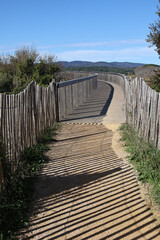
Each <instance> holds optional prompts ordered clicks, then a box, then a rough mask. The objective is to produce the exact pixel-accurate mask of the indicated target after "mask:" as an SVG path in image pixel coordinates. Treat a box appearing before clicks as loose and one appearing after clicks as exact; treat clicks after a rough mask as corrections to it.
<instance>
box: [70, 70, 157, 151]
mask: <svg viewBox="0 0 160 240" xmlns="http://www.w3.org/2000/svg"><path fill="white" fill-rule="evenodd" d="M76 74H79V75H81V76H84V74H86V73H85V72H78V73H77V72H74V73H73V72H67V73H66V77H67V76H74V77H75V76H76ZM90 74H93V73H89V75H90ZM97 75H98V79H99V80H103V81H107V82H111V83H112V82H113V83H115V84H118V85H119V86H121V88H122V89H123V92H124V96H125V113H126V122H127V123H128V124H130V125H133V126H134V127H135V129H136V130H137V131H138V132H139V135H140V136H141V137H142V138H143V139H144V140H146V141H148V142H151V143H153V144H154V145H155V146H156V147H157V148H158V149H160V93H158V92H156V91H154V90H153V89H151V88H150V87H149V86H148V85H147V84H146V82H145V81H144V80H143V79H141V78H135V79H134V80H131V79H129V78H127V77H126V76H124V75H122V74H115V73H98V74H97Z"/></svg>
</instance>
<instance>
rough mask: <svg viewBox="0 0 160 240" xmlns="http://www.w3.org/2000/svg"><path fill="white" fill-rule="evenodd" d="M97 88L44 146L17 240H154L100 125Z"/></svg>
mask: <svg viewBox="0 0 160 240" xmlns="http://www.w3.org/2000/svg"><path fill="white" fill-rule="evenodd" d="M100 85H101V84H100ZM100 87H102V89H103V91H101V98H100V100H99V101H98V100H97V99H95V104H93V105H92V107H93V108H92V107H91V105H90V104H92V103H93V101H92V103H91V102H90V101H88V104H84V105H83V106H81V108H80V109H81V110H82V109H83V111H82V112H81V110H80V109H79V110H76V111H75V114H73V115H72V116H70V119H69V117H68V120H70V121H66V122H64V123H62V126H61V129H60V130H59V133H58V135H57V141H56V142H55V143H53V144H51V145H50V146H51V149H50V150H49V151H48V152H47V156H48V158H49V162H48V163H46V164H45V166H44V168H43V171H42V173H41V174H40V176H39V179H38V180H37V182H36V183H35V200H34V203H33V205H34V211H33V214H32V216H31V217H30V223H29V226H28V228H26V229H24V230H22V234H21V236H19V238H18V239H37V240H41V239H44V240H45V239H46V240H51V239H57V240H61V239H65V240H66V239H95V240H97V239H112V240H115V239H116V240H118V239H126V240H131V239H134V240H136V239H137V240H139V239H157V240H158V239H160V227H159V226H158V223H157V221H156V220H155V218H154V216H153V215H152V213H151V211H150V209H149V208H148V207H147V205H146V203H145V201H144V199H143V198H142V196H141V192H140V189H139V185H138V182H137V180H136V177H135V174H134V171H133V170H132V168H131V166H130V165H129V164H127V163H126V162H125V161H124V160H123V159H122V158H120V157H119V156H117V155H116V153H115V152H114V149H113V148H112V139H113V135H114V133H113V132H112V131H111V130H109V129H107V128H106V127H105V126H104V125H103V124H102V121H103V117H104V116H103V114H102V113H103V112H102V109H104V105H105V104H106V99H104V98H103V97H104V96H103V94H102V92H103V93H104V94H105V89H104V86H103V85H101V86H100ZM102 89H101V90H102ZM110 90H111V89H110ZM106 91H108V90H106ZM108 94H109V95H110V91H109V92H108ZM109 95H108V96H109ZM92 100H93V97H92ZM107 101H108V100H107ZM98 105H99V110H98V108H97V106H98ZM84 109H89V110H90V114H91V113H92V115H89V113H88V112H87V114H88V115H87V116H85V111H84ZM98 115H99V116H98ZM77 116H79V117H77Z"/></svg>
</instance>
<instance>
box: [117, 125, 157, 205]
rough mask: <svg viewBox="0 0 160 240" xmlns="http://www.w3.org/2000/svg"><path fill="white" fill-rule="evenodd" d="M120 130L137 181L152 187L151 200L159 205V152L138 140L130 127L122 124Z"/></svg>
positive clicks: (150, 145) (140, 139)
mask: <svg viewBox="0 0 160 240" xmlns="http://www.w3.org/2000/svg"><path fill="white" fill-rule="evenodd" d="M120 130H121V135H122V140H123V141H124V142H125V147H126V151H127V152H129V153H130V155H129V157H128V158H129V161H131V162H132V163H133V165H134V166H135V168H136V170H137V172H138V179H139V180H140V181H142V182H143V183H144V182H147V183H149V184H151V185H152V193H153V198H154V200H155V201H156V202H157V203H158V204H160V150H158V149H156V147H155V146H153V145H152V144H150V143H147V142H145V141H144V140H143V139H142V138H140V137H139V136H138V134H137V132H136V131H135V130H134V128H133V127H132V126H129V125H127V124H123V125H122V127H121V128H120Z"/></svg>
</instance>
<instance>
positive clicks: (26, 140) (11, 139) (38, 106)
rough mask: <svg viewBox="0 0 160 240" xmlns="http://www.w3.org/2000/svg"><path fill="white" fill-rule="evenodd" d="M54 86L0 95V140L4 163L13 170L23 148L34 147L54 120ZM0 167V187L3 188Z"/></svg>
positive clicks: (33, 86)
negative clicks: (3, 149)
mask: <svg viewBox="0 0 160 240" xmlns="http://www.w3.org/2000/svg"><path fill="white" fill-rule="evenodd" d="M56 95H57V86H56V84H55V83H54V81H52V82H51V83H50V85H49V86H48V87H47V88H45V87H40V86H39V85H37V84H36V83H35V82H34V81H33V82H31V83H30V84H29V85H28V86H27V88H26V89H25V90H24V91H23V92H21V93H19V94H16V95H7V94H2V93H1V94H0V136H1V138H2V139H3V142H4V145H5V149H6V153H7V159H6V160H7V161H8V162H10V164H11V166H12V170H13V171H14V169H16V166H17V164H18V161H19V158H20V156H21V154H22V153H23V151H24V148H25V147H30V146H32V145H33V144H35V143H36V140H37V138H38V137H39V135H40V134H41V133H43V131H44V130H45V129H46V127H47V126H49V127H53V126H54V125H55V123H56V120H57V109H56V106H57V99H56ZM2 173H3V171H2V163H0V180H1V182H0V186H1V185H2Z"/></svg>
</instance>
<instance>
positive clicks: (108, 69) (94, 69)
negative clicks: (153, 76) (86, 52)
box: [65, 66, 134, 75]
mask: <svg viewBox="0 0 160 240" xmlns="http://www.w3.org/2000/svg"><path fill="white" fill-rule="evenodd" d="M65 71H83V72H112V73H121V74H126V75H127V74H132V73H134V68H115V67H105V66H101V67H97V66H95V67H68V68H65Z"/></svg>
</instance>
